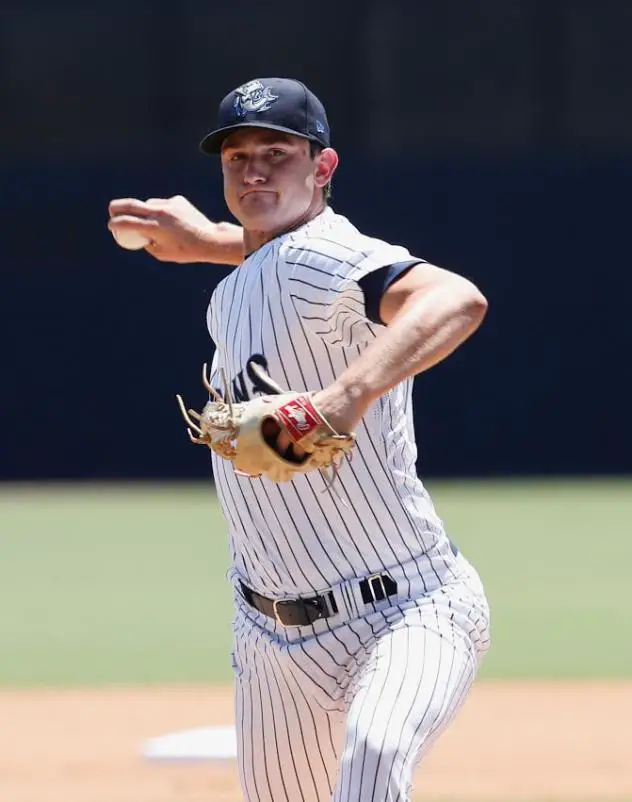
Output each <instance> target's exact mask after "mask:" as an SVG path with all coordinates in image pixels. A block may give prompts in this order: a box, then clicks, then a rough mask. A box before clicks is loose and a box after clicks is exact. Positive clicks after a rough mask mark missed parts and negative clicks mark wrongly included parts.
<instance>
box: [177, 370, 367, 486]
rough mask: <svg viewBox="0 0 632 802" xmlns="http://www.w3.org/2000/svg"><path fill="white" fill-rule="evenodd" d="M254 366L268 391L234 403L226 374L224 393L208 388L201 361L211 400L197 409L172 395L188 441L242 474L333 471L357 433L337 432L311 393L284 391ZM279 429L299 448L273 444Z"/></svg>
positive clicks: (277, 476) (276, 477) (280, 478)
mask: <svg viewBox="0 0 632 802" xmlns="http://www.w3.org/2000/svg"><path fill="white" fill-rule="evenodd" d="M252 367H253V369H254V370H257V371H258V373H259V376H260V379H261V384H262V386H267V387H269V388H270V390H271V394H270V395H262V396H258V397H255V398H253V399H251V400H250V401H244V402H240V403H233V402H232V401H231V398H230V390H229V385H228V382H227V381H226V378H225V377H224V398H222V397H221V396H220V395H218V393H217V391H216V390H215V389H214V388H213V387H211V384H210V381H209V380H208V377H207V369H206V365H204V366H203V369H202V381H203V384H204V387H205V388H206V389H207V390H208V392H209V393H210V395H211V396H212V397H213V398H214V400H213V401H209V402H208V403H207V404H206V405H205V406H204V408H203V409H202V412H201V413H199V412H196V411H195V410H192V409H189V410H187V409H186V407H185V405H184V402H183V400H182V397H181V396H180V395H178V396H176V398H177V400H178V404H179V406H180V411H181V412H182V415H183V417H184V420H185V421H186V423H187V425H188V427H189V428H188V433H189V438H190V439H191V442H193V443H198V444H201V445H205V446H208V447H209V448H210V449H211V450H212V451H214V452H215V453H216V454H218V455H219V456H220V457H222V458H223V459H227V460H230V461H231V462H233V464H234V466H235V471H236V472H237V473H239V474H241V475H243V476H250V477H253V478H254V477H258V476H265V477H267V478H268V479H270V480H271V481H273V482H287V481H289V480H290V479H293V478H294V477H295V476H296V475H297V474H303V473H309V472H310V471H324V470H326V469H327V468H332V469H333V471H334V476H335V473H336V472H337V469H338V467H339V465H340V461H341V459H342V458H343V457H344V455H345V454H348V453H349V452H350V451H351V450H352V448H353V446H354V444H355V435H354V434H339V433H338V432H336V431H335V430H334V429H333V428H332V427H331V426H330V425H329V424H328V423H327V421H326V420H325V419H324V418H323V416H322V415H321V414H320V413H319V411H318V410H317V409H316V407H315V406H314V404H313V403H312V401H311V396H312V395H313V394H312V393H292V392H284V391H283V390H282V389H281V388H280V387H278V385H276V384H275V383H274V381H273V380H272V379H271V378H270V377H269V376H268V375H267V374H266V373H265V372H264V371H263V369H262V368H260V367H259V366H258V365H252ZM280 432H285V434H286V435H287V436H288V438H289V439H290V440H291V441H292V444H295V445H297V446H300V449H299V453H297V452H296V451H295V449H294V448H293V446H290V447H289V448H288V449H286V450H285V452H284V453H281V451H280V450H279V448H278V445H277V439H278V436H279V433H280Z"/></svg>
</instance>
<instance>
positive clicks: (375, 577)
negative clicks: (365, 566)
mask: <svg viewBox="0 0 632 802" xmlns="http://www.w3.org/2000/svg"><path fill="white" fill-rule="evenodd" d="M374 581H375V582H378V583H379V588H380V590H381V591H382V593H383V596H382V598H381V599H378V598H377V596H376V594H375V588H374V587H373V582H374ZM367 582H368V583H369V590H370V591H371V596H372V597H373V601H374V602H376V603H377V602H378V601H383V600H384V599H388V593H387V592H386V587H385V585H384V577H383V576H382V574H371V576H368V577H367Z"/></svg>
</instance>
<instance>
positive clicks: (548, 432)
mask: <svg viewBox="0 0 632 802" xmlns="http://www.w3.org/2000/svg"><path fill="white" fill-rule="evenodd" d="M292 8H293V10H292V11H291V12H290V10H289V7H288V6H287V3H280V2H275V0H270V1H269V2H265V3H256V2H246V1H245V0H241V2H238V3H233V4H230V3H229V4H221V5H218V4H216V3H208V2H204V3H203V2H199V0H179V2H177V3H173V2H166V0H145V1H143V0H112V1H111V2H109V3H107V4H90V3H88V4H86V3H79V2H78V1H76V0H55V1H54V2H51V0H20V2H18V0H4V2H3V4H2V9H1V10H0V103H1V108H2V126H0V180H1V185H2V187H3V192H2V196H1V198H0V215H1V219H2V250H1V257H0V271H1V275H2V293H0V312H1V314H0V327H1V332H2V342H3V344H4V346H3V371H2V393H1V395H0V413H1V417H2V421H3V427H2V429H3V432H2V441H1V442H2V446H1V449H0V476H2V477H3V478H5V479H30V480H39V479H49V478H56V479H59V478H64V479H104V478H107V479H111V478H116V479H118V478H153V479H173V478H196V477H206V476H208V473H209V467H208V460H206V459H204V457H203V455H202V454H200V453H197V452H192V451H191V449H190V448H189V444H188V441H187V439H186V436H184V430H183V427H182V425H181V423H180V420H179V413H178V411H177V408H176V405H175V402H174V393H176V392H178V391H179V392H184V394H185V397H188V398H189V399H191V400H194V399H195V398H196V397H197V398H199V397H200V388H199V384H198V372H199V365H200V363H201V362H202V361H203V360H205V359H209V358H210V356H211V354H212V343H211V341H210V339H209V337H208V334H207V332H206V328H205V321H204V318H205V310H206V306H207V303H208V301H209V297H210V294H211V292H212V291H213V288H214V287H215V285H216V283H217V282H218V281H219V280H220V279H221V278H222V277H223V276H224V275H226V269H225V268H221V267H216V266H210V265H200V266H192V267H181V266H176V265H161V264H159V263H157V262H155V261H153V260H152V258H151V257H150V256H148V255H146V254H145V253H143V252H141V253H127V252H125V251H122V250H121V249H119V248H118V247H117V246H116V245H115V243H114V241H113V239H112V237H111V236H110V234H109V232H108V231H107V229H106V221H107V204H108V201H109V200H110V199H111V198H114V197H125V196H128V195H131V196H135V197H141V198H146V197H150V196H169V195H171V194H175V193H181V194H184V195H186V196H187V197H189V198H190V199H191V200H192V201H193V202H194V203H196V204H197V205H199V206H200V207H201V208H202V209H203V210H204V211H205V212H206V213H207V214H208V215H209V216H211V217H213V218H215V219H226V218H227V214H228V213H227V211H226V210H225V208H224V204H223V198H222V193H221V180H220V172H219V165H218V164H217V162H216V161H215V160H214V159H212V158H211V159H209V158H208V157H203V156H202V155H201V154H200V153H199V152H198V149H197V145H198V141H199V140H200V138H201V136H202V135H203V134H204V133H205V132H206V131H207V130H209V129H210V127H211V126H213V123H214V120H215V114H216V108H217V105H218V103H219V100H220V99H221V98H222V97H223V96H224V94H225V93H227V92H228V91H229V90H230V89H232V88H233V87H235V86H237V85H239V84H241V83H242V82H244V81H246V80H248V79H250V78H253V77H260V76H263V77H265V76H267V75H290V76H294V77H297V78H300V79H302V80H303V81H305V82H306V83H307V84H308V85H310V87H312V88H313V89H314V91H316V93H317V94H318V95H319V96H320V97H321V98H322V100H323V102H324V103H325V105H326V107H327V109H328V113H329V118H330V122H331V126H332V134H333V140H334V143H335V145H336V147H337V148H338V150H339V151H340V154H341V157H342V164H341V168H340V170H339V173H338V174H337V177H336V182H335V188H334V197H333V201H332V205H333V207H334V209H335V210H336V211H339V212H341V213H343V214H346V215H348V216H349V217H350V218H352V219H353V220H354V222H356V224H357V225H358V226H359V227H361V228H363V229H364V230H365V231H367V232H369V233H372V234H375V235H378V236H380V237H382V238H384V239H387V240H391V241H393V242H398V243H402V244H404V245H406V246H407V247H409V248H410V249H411V251H413V252H414V253H415V254H417V255H419V256H421V257H424V258H426V259H428V260H431V261H434V262H436V263H438V264H440V265H442V266H445V267H448V268H451V269H454V270H456V271H458V272H462V273H463V274H465V275H467V276H468V277H470V278H472V279H473V280H474V281H476V282H477V283H478V284H479V285H480V287H481V288H482V290H483V291H484V292H485V294H486V295H487V296H488V298H489V302H490V311H489V315H488V317H487V320H486V322H485V325H484V326H483V328H482V329H481V330H480V332H479V333H478V334H476V336H475V338H474V339H473V340H472V341H471V342H470V343H468V344H467V345H466V346H465V347H464V348H463V349H462V350H461V351H460V352H458V353H457V354H456V355H455V356H454V357H453V358H452V359H450V360H448V361H447V362H446V363H444V364H443V365H441V366H439V367H437V368H436V369H435V370H433V371H432V372H431V373H429V374H427V375H426V376H423V377H422V378H420V379H419V380H418V382H417V390H416V392H417V401H418V406H417V409H418V435H419V439H420V443H421V459H420V469H421V470H423V472H424V474H425V475H427V476H457V475H458V476H491V475H495V476H500V475H503V476H505V475H511V476H515V475H526V474H529V475H533V474H548V475H550V474H560V473H562V474H591V475H594V474H615V473H623V472H630V470H632V428H631V427H632V424H631V423H630V420H631V418H630V414H629V410H630V401H631V395H630V391H629V389H628V388H629V382H628V376H627V375H626V374H628V373H629V365H630V361H629V352H630V346H631V344H632V325H630V314H629V297H630V293H631V292H632V271H631V270H630V264H629V261H630V257H629V247H628V215H629V189H630V178H631V174H632V158H631V157H632V114H631V113H630V112H631V100H632V93H631V89H630V79H631V76H632V48H630V46H629V42H630V40H631V38H632V6H631V5H630V4H629V3H627V2H623V0H599V1H598V2H597V0H483V1H482V2H477V3H470V2H466V1H465V0H388V2H384V0H364V1H363V2H359V0H339V2H337V3H336V4H335V6H330V7H326V6H324V7H318V8H317V7H308V6H307V4H303V5H301V4H299V5H297V6H294V7H292Z"/></svg>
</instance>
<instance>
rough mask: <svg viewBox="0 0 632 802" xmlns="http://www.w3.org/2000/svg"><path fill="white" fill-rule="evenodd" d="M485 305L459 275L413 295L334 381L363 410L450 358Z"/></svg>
mask: <svg viewBox="0 0 632 802" xmlns="http://www.w3.org/2000/svg"><path fill="white" fill-rule="evenodd" d="M486 308H487V303H486V301H485V298H484V297H483V296H482V295H481V294H480V292H478V290H477V289H476V288H475V287H474V286H473V285H472V284H470V283H469V282H467V281H465V280H460V279H459V280H456V281H449V282H446V283H445V284H441V285H438V286H437V287H435V288H433V289H432V290H430V291H428V292H425V293H423V295H417V294H413V295H412V296H411V297H410V298H409V299H408V300H407V301H406V303H405V304H404V305H403V306H402V308H401V309H400V310H399V312H398V313H397V315H396V316H395V317H394V318H393V320H392V321H391V322H390V324H389V326H388V327H387V328H386V329H385V330H384V331H383V332H382V333H381V334H380V335H379V336H378V337H377V338H376V339H375V340H374V341H373V342H372V343H371V344H370V345H369V346H368V347H367V348H366V349H365V350H364V351H363V353H362V354H361V355H360V356H359V357H358V358H357V359H356V360H355V361H354V362H353V363H352V364H351V365H350V366H349V368H348V369H347V370H346V371H345V372H344V373H343V374H342V375H341V376H340V377H339V379H338V381H337V384H338V385H339V386H340V387H341V389H342V390H343V393H344V394H345V395H347V398H348V399H353V403H354V404H356V405H358V406H359V407H360V409H362V411H363V412H364V410H366V408H368V406H369V405H370V404H371V403H372V402H373V401H375V400H376V399H377V398H379V397H380V396H382V395H384V394H385V393H387V392H388V391H389V390H390V389H392V388H393V387H395V386H396V385H397V384H399V383H400V382H402V381H404V380H405V379H407V378H409V377H411V376H415V375H417V374H418V373H423V371H425V370H428V369H429V368H431V367H433V365H436V364H437V363H438V362H441V361H442V360H443V359H445V358H446V357H447V356H449V354H451V353H452V352H453V351H454V350H455V349H456V348H458V346H459V345H460V344H461V343H462V342H464V341H465V340H466V339H467V338H468V337H469V336H470V335H471V334H473V333H474V331H476V329H477V328H478V326H479V325H480V324H481V322H482V320H483V317H484V316H485V311H486Z"/></svg>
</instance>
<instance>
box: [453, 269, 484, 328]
mask: <svg viewBox="0 0 632 802" xmlns="http://www.w3.org/2000/svg"><path fill="white" fill-rule="evenodd" d="M460 295H461V304H460V305H461V314H462V315H463V316H464V317H465V318H466V319H467V320H468V322H469V323H470V325H471V326H472V328H473V329H477V328H478V327H479V326H480V325H481V323H482V322H483V320H484V318H485V315H486V314H487V308H488V306H489V304H488V302H487V298H486V297H485V296H484V295H483V293H482V292H481V291H480V290H479V289H478V287H477V286H476V285H475V284H473V283H472V282H471V281H468V280H467V279H461V292H460Z"/></svg>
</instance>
